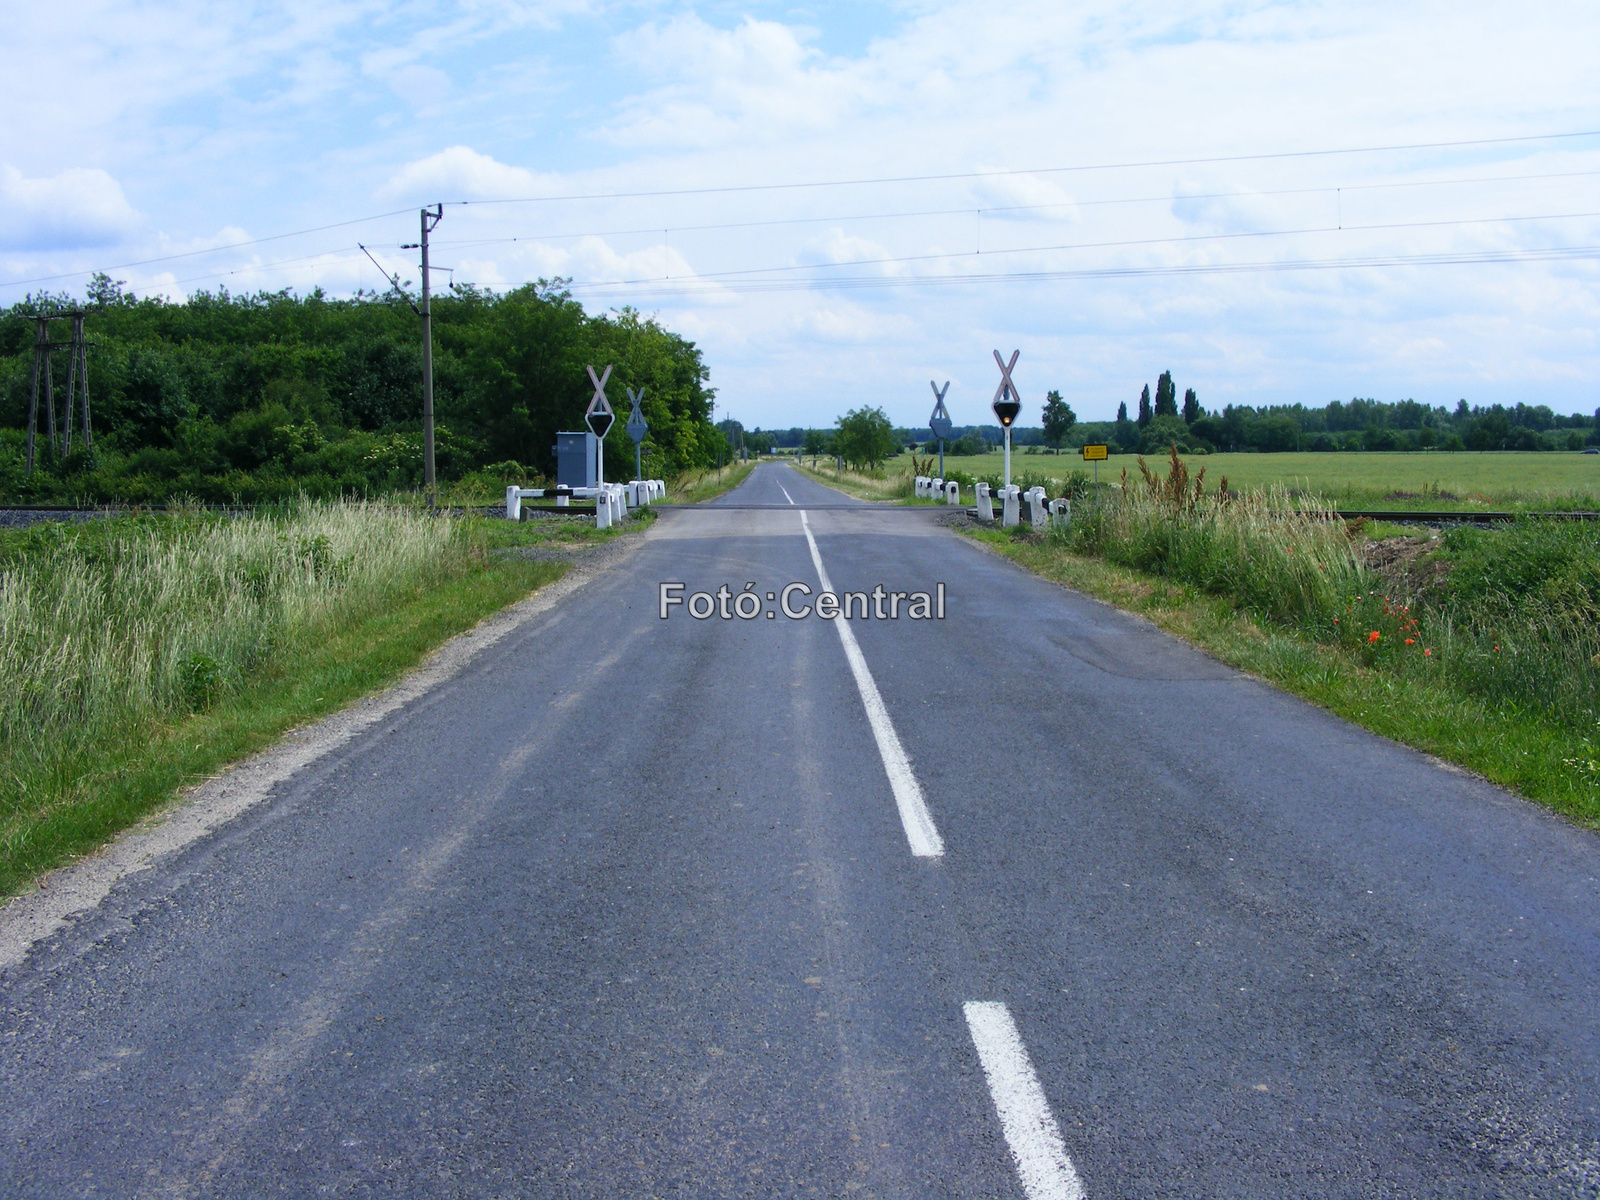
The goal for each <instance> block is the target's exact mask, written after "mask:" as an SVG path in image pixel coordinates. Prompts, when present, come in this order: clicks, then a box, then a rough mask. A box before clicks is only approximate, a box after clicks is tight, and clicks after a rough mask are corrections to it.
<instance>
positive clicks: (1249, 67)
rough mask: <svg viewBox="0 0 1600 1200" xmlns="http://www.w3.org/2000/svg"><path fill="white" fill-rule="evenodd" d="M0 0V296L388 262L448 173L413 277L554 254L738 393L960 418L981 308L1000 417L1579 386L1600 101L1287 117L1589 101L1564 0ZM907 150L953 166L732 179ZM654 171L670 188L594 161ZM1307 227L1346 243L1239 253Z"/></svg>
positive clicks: (763, 417)
mask: <svg viewBox="0 0 1600 1200" xmlns="http://www.w3.org/2000/svg"><path fill="white" fill-rule="evenodd" d="M8 20H9V22H10V24H9V28H8V35H9V38H8V40H9V41H10V43H11V47H12V54H11V63H12V64H13V67H12V69H11V70H9V71H8V72H7V74H6V76H5V78H4V79H3V80H0V94H3V96H4V99H5V102H6V105H7V111H8V113H9V114H10V116H11V119H10V120H9V121H8V122H7V123H6V125H5V128H4V130H3V131H0V215H3V216H4V217H5V220H4V221H3V222H0V303H12V302H15V301H17V300H20V299H21V298H22V297H23V295H24V294H26V293H27V292H28V291H30V290H33V291H36V290H38V289H39V288H41V287H47V288H50V289H52V290H70V291H80V290H81V288H82V286H83V282H84V279H85V276H84V275H83V274H81V272H86V271H89V270H92V269H97V268H98V269H106V268H112V267H116V268H118V269H116V270H115V271H114V274H115V276H116V277H117V278H121V279H126V280H128V281H129V284H130V285H131V286H132V287H133V288H134V289H135V290H136V291H138V292H140V293H144V292H150V291H160V292H164V293H166V294H169V295H183V294H187V293H188V292H190V291H193V290H195V289H196V288H212V287H217V286H226V287H228V288H230V289H231V290H234V291H241V290H253V289H255V288H266V289H271V290H276V289H278V288H283V287H289V288H294V289H300V290H304V289H308V288H310V287H313V286H322V287H324V288H326V289H328V290H329V291H332V292H336V293H342V292H349V291H351V290H353V289H354V288H357V287H363V286H364V287H368V288H371V287H374V286H377V285H378V284H379V282H380V278H381V277H380V273H379V271H378V270H377V269H376V268H374V267H372V266H371V264H370V263H368V261H367V260H366V258H365V257H364V256H363V255H362V254H361V253H360V251H359V250H358V249H357V247H356V243H357V242H358V241H360V242H364V243H366V244H367V245H368V246H369V247H370V248H371V249H372V250H373V251H374V253H375V254H377V255H378V257H379V258H380V259H381V260H382V261H383V262H384V263H385V264H386V265H389V266H391V267H392V268H393V269H397V270H400V271H401V272H402V274H403V275H404V276H405V277H406V278H411V279H414V278H415V277H416V274H417V271H416V266H415V263H414V260H413V261H411V262H410V263H409V265H408V261H407V260H408V257H409V254H410V252H406V251H402V250H400V249H399V248H398V247H399V245H400V244H401V243H403V242H406V241H412V240H415V238H414V234H415V226H416V213H415V208H416V207H417V206H418V205H420V204H423V203H426V202H430V201H434V200H445V201H452V200H470V201H475V202H476V203H473V204H470V205H467V206H465V207H460V206H457V207H450V208H447V209H446V216H445V220H444V223H443V224H442V225H441V226H440V228H439V231H438V233H437V235H436V237H437V240H438V250H437V252H436V257H435V261H436V262H438V263H440V264H441V265H443V266H445V267H449V268H453V271H452V273H450V274H444V273H441V275H440V276H439V278H438V280H437V282H438V283H440V284H441V285H442V284H443V283H444V282H445V281H446V280H447V279H452V278H453V279H455V280H457V281H459V282H463V283H476V284H479V285H482V286H490V287H496V288H505V287H510V286H515V285H518V284H521V283H523V282H526V281H528V280H530V279H535V278H538V277H540V276H551V275H557V274H559V275H563V276H570V277H571V278H572V279H573V280H574V291H575V294H577V295H579V296H580V297H581V298H582V299H583V300H584V302H585V303H586V304H588V305H590V306H591V307H592V308H606V307H612V306H617V305H622V304H632V305H634V306H636V307H639V308H641V309H643V310H645V311H648V312H654V313H658V314H659V315H660V317H661V318H662V319H663V320H664V321H665V322H666V323H667V324H669V325H670V326H672V327H674V328H676V329H679V330H681V331H682V332H684V333H685V334H687V335H688V336H690V337H692V338H694V339H695V340H696V341H697V342H699V343H700V344H701V346H702V347H703V348H704V350H705V353H706V357H707V361H708V363H709V364H710V367H711V370H712V379H713V383H714V385H715V386H716V387H717V388H718V391H719V402H720V405H721V408H722V411H724V412H727V413H731V414H732V415H734V416H737V417H739V418H740V419H741V420H743V421H745V422H746V423H747V424H752V425H755V424H759V425H764V426H771V425H785V426H786V425H790V424H819V423H828V422H830V421H831V420H832V419H833V418H834V417H835V416H837V415H838V414H839V413H840V412H842V411H844V410H845V409H846V408H850V407H854V406H856V405H858V404H861V403H867V404H874V405H882V406H883V407H884V408H885V409H886V411H888V412H889V413H890V415H891V416H892V417H893V418H894V419H895V420H896V421H897V422H902V423H906V424H916V423H920V422H921V421H922V420H923V419H924V418H925V417H926V414H927V410H928V409H929V407H930V406H931V395H930V393H929V392H928V389H927V381H928V379H930V378H935V377H936V378H938V379H939V380H940V381H941V382H942V381H943V380H945V379H951V380H953V381H954V386H953V387H952V390H951V395H950V400H949V402H950V405H951V409H952V413H953V415H954V416H955V417H956V419H957V421H975V420H979V419H982V418H983V417H984V415H985V413H986V411H987V403H988V399H989V397H990V395H991V394H992V392H993V389H994V386H995V383H996V380H997V378H998V376H997V373H996V371H995V368H994V365H993V360H992V358H991V356H990V351H991V350H993V349H996V348H999V349H1001V350H1002V351H1004V352H1006V353H1009V352H1010V350H1012V349H1018V348H1020V349H1021V351H1022V358H1021V362H1020V363H1019V365H1018V369H1017V376H1016V377H1017V380H1018V382H1019V383H1020V384H1021V385H1022V386H1023V387H1024V389H1025V393H1026V395H1025V398H1026V399H1027V400H1028V402H1029V407H1030V408H1032V409H1033V413H1034V415H1035V419H1036V414H1037V404H1038V403H1039V402H1040V401H1041V400H1042V397H1043V394H1044V391H1045V390H1046V389H1048V388H1052V387H1054V388H1059V389H1061V390H1062V391H1063V392H1064V393H1065V394H1066V396H1067V398H1068V399H1069V401H1071V403H1072V404H1073V405H1074V407H1075V408H1076V409H1077V411H1078V412H1079V414H1080V415H1081V416H1084V417H1086V418H1099V417H1106V416H1109V415H1111V413H1112V412H1113V411H1114V409H1115V407H1116V404H1117V402H1118V401H1119V400H1129V401H1131V400H1133V399H1134V398H1136V397H1137V395H1138V392H1139V389H1140V387H1141V386H1142V385H1143V384H1145V383H1147V382H1153V381H1154V379H1155V377H1156V376H1157V375H1158V374H1159V373H1160V372H1161V371H1162V370H1167V369H1170V370H1172V371H1173V372H1174V374H1175V376H1176V378H1177V380H1178V384H1179V386H1180V388H1182V387H1189V386H1192V387H1195V388H1196V389H1197V390H1198V392H1199V394H1200V398H1201V401H1202V403H1205V404H1207V405H1208V406H1213V407H1220V406H1221V405H1223V404H1226V403H1230V402H1233V403H1252V404H1263V403H1281V402H1292V401H1296V400H1299V401H1303V402H1306V403H1310V404H1321V403H1325V402H1326V401H1328V400H1333V399H1347V398H1349V397H1351V396H1355V395H1360V396H1374V397H1377V398H1379V399H1386V400H1394V399H1401V398H1405V397H1414V398H1416V399H1418V400H1423V401H1426V402H1429V403H1436V404H1453V403H1454V402H1455V400H1456V399H1457V398H1462V397H1464V398H1466V399H1468V400H1469V401H1470V402H1472V403H1491V402H1497V401H1499V402H1507V403H1515V402H1517V401H1525V402H1528V403H1545V404H1549V405H1551V406H1552V407H1554V408H1556V409H1557V410H1558V411H1563V412H1571V411H1593V410H1594V409H1595V408H1596V407H1597V406H1600V346H1597V337H1600V334H1597V330H1600V261H1597V260H1600V251H1595V250H1586V249H1584V248H1586V247H1591V248H1592V247H1596V246H1600V216H1597V215H1596V214H1600V136H1587V137H1562V138H1549V139H1542V140H1523V141H1500V142H1496V143H1486V144H1479V145H1473V146H1457V147H1454V148H1432V149H1420V150H1405V151H1395V150H1387V151H1381V152H1372V153H1353V154H1345V153H1341V154H1306V153H1303V152H1307V151H1327V150H1343V149H1352V148H1367V147H1382V146H1395V145H1399V144H1407V145H1410V144H1416V143H1443V142H1480V143H1483V142H1485V140H1486V139H1513V138H1522V139H1528V138H1535V137H1539V136H1540V135H1546V134H1557V133H1577V132H1584V131H1589V130H1596V129H1600V75H1597V73H1596V72H1595V71H1594V69H1593V65H1592V61H1591V59H1592V54H1591V53H1590V52H1591V50H1592V48H1593V47H1594V46H1595V45H1600V10H1597V9H1596V8H1595V6H1593V5H1592V4H1591V5H1583V4H1577V3H1566V4H1563V3H1549V4H1532V5H1522V6H1517V7H1515V8H1513V7H1511V6H1505V5H1492V4H1486V3H1453V4H1433V3H1420V4H1409V5H1405V6H1395V5H1392V4H1381V3H1364V2H1361V0H1355V2H1346V3H1337V4H1335V3H1293V4H1283V3H1250V2H1242V3H1232V4H1222V5H1205V4H1192V3H1170V2H1163V0H1151V2H1148V3H1139V4H1132V3H1109V2H1102V3H1084V4H1063V3H1043V2H1030V0H1020V2H1018V3H1013V4H1010V5H1007V6H1005V7H1004V8H1001V7H999V6H994V5H988V4H980V3H975V2H960V3H947V4H941V3H932V2H924V3H906V4H884V5H863V4H832V3H819V4H811V5H784V4H742V5H734V4H730V3H710V4H699V5H682V4H673V3H637V4H632V3H620V2H619V3H588V2H585V0H550V2H547V3H519V2H515V0H476V2H472V3H462V4H446V3H435V2H431V0H412V2H410V3H399V4H383V3H368V2H363V0H320V2H317V3H311V2H305V3H298V2H297V3H283V4H258V5H249V4H238V5H212V4H202V3H198V2H197V0H165V2H164V3H159V4H156V3H140V2H130V0H121V2H114V0H84V3H81V4H78V5H74V6H70V7H61V6H33V8H32V9H31V11H22V12H19V13H17V14H14V15H13V16H11V17H10V18H8ZM1285 152H1293V153H1297V155H1298V156H1294V157H1278V158H1254V159H1250V158H1245V157H1242V156H1250V155H1270V154H1283V153H1285ZM1206 159H1210V160H1226V161H1209V162H1207V161H1199V160H1206ZM1153 162H1161V163H1165V164H1167V165H1163V166H1129V165H1121V166H1117V167H1116V168H1115V169H1079V168H1086V167H1104V166H1106V165H1107V164H1140V163H1153ZM907 176H919V177H920V176H965V177H964V178H944V179H938V180H931V179H924V180H921V181H919V182H898V183H886V182H853V183H850V184H848V185H838V186H823V187H804V188H772V187H770V186H769V187H766V188H765V189H764V190H763V188H762V186H761V185H773V184H794V183H827V182H833V183H835V184H837V183H838V181H871V180H884V179H890V178H904V177H907ZM734 187H737V188H744V189H747V190H738V191H720V192H718V191H712V192H706V191H703V190H700V189H716V188H734ZM666 191H696V192H697V194H692V195H676V196H662V195H656V196H637V195H634V196H626V195H622V194H623V193H638V192H666ZM574 195H581V196H587V197H592V198H590V199H584V200H551V199H539V198H548V197H559V196H574ZM508 199H516V200H519V201H524V202H520V203H486V202H488V201H503V200H508ZM384 213H396V214H397V215H393V216H388V217H382V218H380V219H375V220H370V221H363V222H362V223H360V224H355V225H347V226H343V227H340V228H336V229H326V230H322V231H320V232H316V233H296V231H301V230H307V229H311V228H313V227H317V226H324V225H329V224H332V223H334V222H342V221H352V220H358V219H361V218H367V217H374V216H376V215H378V214H384ZM697 226H699V227H706V226H710V227H711V228H696V227H697ZM285 233H296V236H291V237H284V238H278V239H276V240H273V241H264V242H262V241H255V239H261V238H268V237H274V236H275V235H279V234H285ZM244 243H250V244H244ZM176 254H183V255H187V257H183V258H169V257H167V256H171V255H176ZM148 259H163V260H164V261H155V262H144V263H143V264H142V265H124V264H135V263H140V262H141V260H148ZM1423 259H1432V260H1434V261H1431V262H1423V261H1420V260H1423ZM1440 259H1455V260H1461V259H1466V260H1468V261H1455V262H1439V261H1438V260H1440ZM1305 262H1316V263H1322V264H1344V263H1358V264H1362V265H1352V266H1327V267H1322V268H1319V269H1316V270H1305V269H1299V270H1284V269H1281V268H1283V267H1284V266H1285V265H1287V264H1295V263H1305ZM1264 268H1278V269H1264ZM74 272H79V273H80V274H72V273H74ZM974 277H975V278H974ZM1023 420H1024V422H1027V421H1028V415H1027V414H1026V413H1025V415H1024V417H1023Z"/></svg>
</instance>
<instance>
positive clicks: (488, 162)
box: [378, 146, 550, 204]
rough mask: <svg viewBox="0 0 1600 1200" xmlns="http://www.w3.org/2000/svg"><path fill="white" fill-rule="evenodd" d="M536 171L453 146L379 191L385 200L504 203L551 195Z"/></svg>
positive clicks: (413, 165) (401, 173)
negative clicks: (508, 200)
mask: <svg viewBox="0 0 1600 1200" xmlns="http://www.w3.org/2000/svg"><path fill="white" fill-rule="evenodd" d="M549 187H550V182H549V180H548V178H547V179H546V180H544V181H541V179H540V178H539V177H538V176H537V175H535V174H534V173H533V172H532V171H529V170H525V169H524V168H522V167H511V166H507V165H506V164H505V163H502V162H497V161H496V160H495V159H493V158H492V157H490V156H489V155H487V154H479V153H478V152H477V151H476V150H474V149H472V148H471V147H470V146H451V147H450V148H449V149H447V150H441V151H439V153H437V154H430V155H428V157H427V158H421V159H418V160H417V161H415V162H411V163H407V164H406V165H405V166H403V167H401V168H400V170H398V171H397V172H395V174H394V175H393V176H392V177H391V178H390V179H389V182H388V183H386V184H384V185H383V187H382V188H381V189H380V190H379V192H378V196H379V198H380V199H384V200H415V201H417V202H419V203H423V204H426V203H429V202H430V201H434V200H504V199H510V198H514V197H522V196H537V195H539V194H540V193H541V192H548V190H549Z"/></svg>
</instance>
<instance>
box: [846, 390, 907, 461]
mask: <svg viewBox="0 0 1600 1200" xmlns="http://www.w3.org/2000/svg"><path fill="white" fill-rule="evenodd" d="M833 441H834V453H836V454H838V455H839V456H840V457H842V458H843V459H844V460H845V462H847V463H849V464H850V465H851V466H853V467H876V466H878V465H879V464H881V463H882V462H883V460H884V459H886V458H888V457H889V456H890V455H892V454H893V453H894V452H895V450H896V449H897V448H898V447H899V442H898V441H896V440H895V436H894V426H893V425H891V424H889V418H888V417H887V416H885V415H884V412H883V409H881V408H867V407H866V406H865V405H863V406H862V407H861V408H855V409H851V410H850V411H849V412H847V413H846V414H845V415H844V416H842V417H840V418H839V428H838V430H837V431H836V432H835V433H834V435H833Z"/></svg>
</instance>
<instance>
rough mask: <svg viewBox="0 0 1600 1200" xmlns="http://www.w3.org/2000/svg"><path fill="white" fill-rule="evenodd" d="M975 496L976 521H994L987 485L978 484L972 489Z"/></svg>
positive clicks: (992, 506)
mask: <svg viewBox="0 0 1600 1200" xmlns="http://www.w3.org/2000/svg"><path fill="white" fill-rule="evenodd" d="M973 490H974V492H975V493H976V496H977V504H978V520H980V521H984V522H989V521H993V520H994V505H992V504H990V503H989V485H988V484H987V483H980V484H978V485H977V487H976V488H974V489H973Z"/></svg>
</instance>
